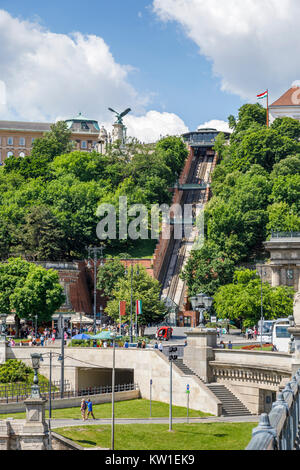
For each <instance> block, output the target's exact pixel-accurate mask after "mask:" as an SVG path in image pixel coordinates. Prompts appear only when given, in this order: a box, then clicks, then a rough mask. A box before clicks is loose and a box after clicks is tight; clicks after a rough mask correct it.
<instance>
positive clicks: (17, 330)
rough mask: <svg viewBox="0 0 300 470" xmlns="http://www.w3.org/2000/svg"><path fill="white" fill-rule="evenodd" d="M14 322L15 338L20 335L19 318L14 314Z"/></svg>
mask: <svg viewBox="0 0 300 470" xmlns="http://www.w3.org/2000/svg"><path fill="white" fill-rule="evenodd" d="M15 324H16V338H19V337H20V328H21V320H20V317H19V316H18V315H15Z"/></svg>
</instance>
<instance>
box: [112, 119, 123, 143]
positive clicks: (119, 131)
mask: <svg viewBox="0 0 300 470" xmlns="http://www.w3.org/2000/svg"><path fill="white" fill-rule="evenodd" d="M117 140H120V141H121V142H122V143H124V142H123V140H124V126H123V124H118V123H115V124H114V125H113V131H112V141H113V142H116V141H117Z"/></svg>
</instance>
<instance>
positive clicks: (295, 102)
mask: <svg viewBox="0 0 300 470" xmlns="http://www.w3.org/2000/svg"><path fill="white" fill-rule="evenodd" d="M269 113H270V123H271V124H272V123H273V122H274V121H275V119H277V118H282V117H290V118H293V119H297V120H298V121H300V87H299V86H292V87H291V88H290V89H289V90H287V91H286V92H285V93H284V94H283V95H282V96H281V97H280V98H279V99H278V100H276V101H274V103H272V104H271V105H270V106H269Z"/></svg>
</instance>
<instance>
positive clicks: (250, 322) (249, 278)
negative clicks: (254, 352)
mask: <svg viewBox="0 0 300 470" xmlns="http://www.w3.org/2000/svg"><path fill="white" fill-rule="evenodd" d="M262 292H263V314H264V318H265V319H266V320H272V319H276V318H285V317H288V316H289V315H291V314H292V312H293V298H294V294H295V293H294V290H293V288H291V287H287V286H280V287H271V286H270V284H268V283H263V286H262ZM214 307H215V311H216V313H217V315H218V317H219V318H228V319H229V320H232V321H240V320H241V321H242V322H243V324H244V326H245V327H253V326H254V325H256V324H257V322H258V320H259V319H260V317H261V280H260V277H259V276H258V275H257V274H256V272H255V271H250V270H238V271H236V272H235V274H234V278H233V282H232V283H231V284H227V285H224V286H221V287H220V288H219V289H218V291H217V292H216V294H215V296H214Z"/></svg>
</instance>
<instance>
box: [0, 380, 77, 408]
mask: <svg viewBox="0 0 300 470" xmlns="http://www.w3.org/2000/svg"><path fill="white" fill-rule="evenodd" d="M39 387H40V392H41V395H42V396H45V397H46V395H49V384H47V383H42V384H39ZM51 389H52V390H51V397H52V396H53V398H55V397H57V398H59V396H60V392H59V390H60V381H54V382H52V385H51ZM64 390H65V391H66V393H68V392H69V391H70V390H71V384H70V382H69V381H68V380H65V381H64ZM30 395H31V385H28V384H20V383H19V384H9V385H1V386H0V404H1V403H19V402H22V401H24V400H26V398H28V397H30Z"/></svg>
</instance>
